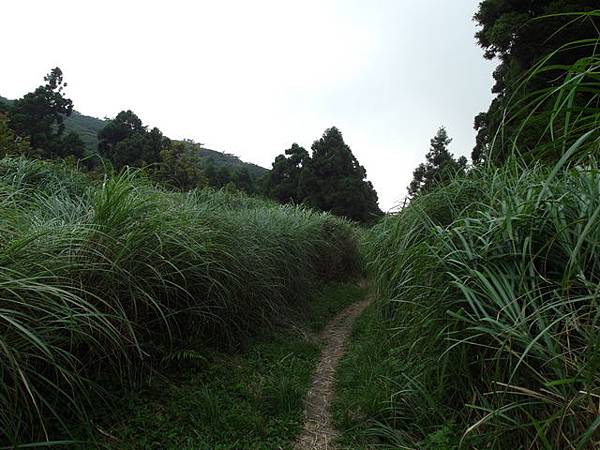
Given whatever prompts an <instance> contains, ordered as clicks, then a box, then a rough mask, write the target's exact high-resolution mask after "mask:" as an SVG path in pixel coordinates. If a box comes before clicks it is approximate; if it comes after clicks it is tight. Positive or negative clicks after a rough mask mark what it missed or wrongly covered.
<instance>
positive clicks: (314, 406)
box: [294, 296, 372, 450]
mask: <svg viewBox="0 0 600 450" xmlns="http://www.w3.org/2000/svg"><path fill="white" fill-rule="evenodd" d="M371 300H372V299H371V297H370V296H368V297H367V298H365V299H364V300H362V301H360V302H357V303H354V304H353V305H351V306H349V307H348V308H346V309H345V310H343V311H342V312H340V313H339V314H338V315H337V316H336V317H334V318H333V320H332V321H331V322H329V324H328V325H327V326H326V327H325V329H324V330H323V331H322V332H321V334H320V337H321V339H323V340H324V341H325V343H326V347H325V348H324V349H323V352H322V353H321V357H320V359H319V364H318V365H317V369H316V370H315V373H314V375H313V382H312V386H311V388H310V390H309V391H308V394H307V396H306V400H305V406H304V430H303V431H302V433H301V434H300V437H299V438H298V439H297V441H296V445H295V446H294V449H295V450H331V449H335V448H336V447H335V445H334V441H335V438H336V437H337V432H336V430H335V429H334V428H333V425H332V423H331V401H332V400H333V394H334V375H335V369H336V367H337V365H338V362H339V360H340V358H341V357H342V356H343V354H344V352H345V351H346V346H347V344H348V339H349V337H350V334H351V332H352V325H353V324H354V321H355V320H356V318H357V317H358V316H359V315H360V314H361V313H362V312H363V311H364V310H365V308H366V307H367V306H368V305H369V304H370V303H371Z"/></svg>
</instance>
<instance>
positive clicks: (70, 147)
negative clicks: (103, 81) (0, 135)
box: [5, 67, 84, 158]
mask: <svg viewBox="0 0 600 450" xmlns="http://www.w3.org/2000/svg"><path fill="white" fill-rule="evenodd" d="M44 81H45V82H46V83H45V84H44V85H42V86H40V87H38V88H37V89H36V90H35V91H34V92H30V93H28V94H26V95H25V96H24V97H23V98H21V99H19V100H15V101H14V102H13V103H12V105H10V107H9V108H8V117H9V126H10V128H11V129H13V130H14V131H15V133H17V135H19V136H21V137H24V138H27V139H28V140H29V142H30V144H31V147H32V148H33V150H34V151H35V153H36V154H37V155H39V156H41V157H43V158H56V157H65V156H69V155H72V156H74V157H75V158H80V157H82V156H83V150H84V145H83V142H81V139H79V137H78V136H77V135H76V134H73V133H69V134H68V135H66V136H64V135H63V133H64V130H65V124H64V120H65V117H68V116H70V115H71V113H72V111H73V102H72V101H71V100H70V99H68V98H65V97H64V94H63V90H64V88H65V87H66V86H67V83H65V82H64V81H63V74H62V71H61V70H60V69H59V68H58V67H56V68H54V69H52V71H51V72H50V73H49V74H48V75H46V76H45V77H44ZM5 105H6V103H5Z"/></svg>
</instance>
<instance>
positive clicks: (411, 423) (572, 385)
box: [368, 162, 600, 449]
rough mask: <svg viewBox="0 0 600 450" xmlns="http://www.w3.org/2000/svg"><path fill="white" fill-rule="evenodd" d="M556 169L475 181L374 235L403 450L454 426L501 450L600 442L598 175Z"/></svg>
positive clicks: (489, 173) (440, 194) (503, 172)
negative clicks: (393, 347) (397, 368)
mask: <svg viewBox="0 0 600 450" xmlns="http://www.w3.org/2000/svg"><path fill="white" fill-rule="evenodd" d="M549 172H550V169H548V168H545V167H542V166H536V167H534V168H527V167H524V166H519V165H518V164H517V163H516V162H513V163H511V164H510V165H509V167H505V168H503V169H496V170H491V169H483V170H480V171H476V172H474V173H472V174H471V176H470V177H469V178H466V179H461V180H455V181H454V182H452V183H451V184H450V185H448V186H446V187H445V188H443V189H439V190H438V191H437V192H435V193H433V194H431V195H429V196H424V197H421V198H419V199H418V200H416V201H415V202H414V204H413V205H412V206H411V207H410V208H408V209H407V210H406V211H404V212H403V213H401V214H399V215H398V216H397V217H391V218H389V219H386V220H385V221H384V222H383V223H382V224H380V225H379V226H378V227H376V228H375V229H374V231H373V233H372V235H371V237H370V240H369V243H368V250H369V257H368V259H369V261H370V262H369V264H370V269H371V271H372V274H373V277H374V282H375V285H376V287H377V289H378V294H379V296H380V298H382V299H384V301H385V302H386V303H387V305H386V309H385V311H386V313H387V318H388V319H389V320H390V321H391V323H392V324H393V327H394V330H395V332H396V333H397V335H396V337H395V341H396V342H397V343H398V356H399V358H401V359H402V358H403V359H404V360H405V370H404V371H403V373H399V374H396V375H397V379H396V381H397V383H398V384H399V386H402V387H403V388H402V390H401V392H399V393H398V395H397V397H396V398H395V399H394V401H393V404H392V411H393V417H390V421H391V422H390V423H392V422H393V423H394V424H395V425H394V426H395V427H397V429H398V431H399V432H400V430H403V431H404V432H406V433H407V434H403V433H400V435H404V436H411V438H409V439H408V440H405V441H404V442H403V445H415V444H416V442H418V440H419V439H421V438H424V437H425V436H427V434H429V433H431V432H433V431H435V429H436V427H440V426H442V425H444V424H446V423H454V424H458V427H459V428H460V430H461V433H464V438H465V441H466V442H469V443H470V445H474V444H473V443H474V442H477V439H473V436H475V437H477V436H480V437H481V436H482V437H483V440H484V441H485V442H486V444H487V445H490V446H491V447H492V448H498V449H502V448H518V447H519V446H520V445H523V443H524V442H525V443H527V448H592V447H593V443H595V444H596V445H597V444H598V439H599V438H600V435H599V433H598V430H597V427H598V426H599V424H600V421H599V420H598V400H599V399H600V372H599V371H598V370H597V369H598V364H599V363H600V347H598V344H599V343H600V340H599V339H600V335H599V333H600V327H599V325H600V324H599V320H600V308H599V306H598V301H599V300H600V292H599V290H598V283H599V281H600V258H598V255H599V254H600V253H599V252H600V234H599V233H600V171H599V170H598V169H597V165H596V164H594V166H593V167H592V166H590V167H581V168H578V169H574V170H572V171H569V172H563V173H560V174H559V175H557V176H555V177H554V178H553V179H552V180H551V181H548V180H549ZM465 195H466V199H469V202H468V204H467V202H465V201H464V200H465ZM461 199H462V201H463V202H464V203H463V205H461V204H460V203H461ZM475 199H477V200H475ZM450 204H452V207H443V206H441V205H450ZM432 213H433V214H432ZM436 216H437V217H436ZM432 416H433V417H436V420H434V421H432V420H431V418H432ZM388 431H389V430H388ZM411 439H413V441H411ZM467 447H468V446H467Z"/></svg>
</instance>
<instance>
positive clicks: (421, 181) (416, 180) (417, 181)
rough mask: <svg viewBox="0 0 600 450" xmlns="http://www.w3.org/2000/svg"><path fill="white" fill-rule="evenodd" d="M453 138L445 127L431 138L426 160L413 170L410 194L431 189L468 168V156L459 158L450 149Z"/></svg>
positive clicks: (413, 194)
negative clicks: (455, 157)
mask: <svg viewBox="0 0 600 450" xmlns="http://www.w3.org/2000/svg"><path fill="white" fill-rule="evenodd" d="M451 142H452V139H450V137H449V136H448V132H447V131H446V129H445V128H444V127H440V129H439V130H438V131H437V133H436V134H435V136H434V137H433V138H432V139H431V147H430V148H429V151H428V152H427V154H426V155H425V159H426V162H424V163H421V164H419V166H418V167H417V168H416V169H415V170H414V172H413V180H412V181H411V183H410V185H409V186H408V194H409V195H410V196H411V197H414V196H416V195H418V194H421V193H424V192H427V191H429V190H431V189H432V188H433V187H434V186H435V185H437V184H443V183H446V182H448V181H449V180H450V179H451V178H452V176H453V175H455V174H456V173H457V172H464V171H465V170H466V168H467V158H465V157H464V156H461V157H460V158H458V159H457V160H456V159H454V155H453V154H452V153H450V152H449V151H448V145H449V144H450V143H451Z"/></svg>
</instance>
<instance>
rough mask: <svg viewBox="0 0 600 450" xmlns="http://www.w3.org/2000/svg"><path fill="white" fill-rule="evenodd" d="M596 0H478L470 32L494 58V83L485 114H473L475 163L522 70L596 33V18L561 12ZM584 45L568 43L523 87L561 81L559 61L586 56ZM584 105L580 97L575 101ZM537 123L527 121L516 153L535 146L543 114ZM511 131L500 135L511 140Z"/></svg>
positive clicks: (500, 156) (599, 24) (499, 153)
mask: <svg viewBox="0 0 600 450" xmlns="http://www.w3.org/2000/svg"><path fill="white" fill-rule="evenodd" d="M598 6H599V5H598V1H597V0H528V1H524V0H523V1H514V0H484V1H482V2H481V3H480V4H479V9H478V11H477V13H476V14H475V17H474V19H475V21H476V22H477V24H478V25H479V26H480V29H479V31H478V32H477V34H476V38H477V41H478V43H479V45H480V46H481V47H482V48H483V49H484V51H485V53H484V56H485V57H486V58H488V59H496V60H499V61H500V64H499V65H498V67H497V69H496V70H495V72H494V80H495V85H494V87H493V89H492V92H493V93H495V94H496V98H495V99H494V100H493V101H492V103H491V105H490V107H489V109H488V111H487V112H485V113H481V114H479V115H478V116H477V117H476V118H475V123H474V125H475V129H476V130H477V133H478V134H477V139H476V145H475V148H474V149H473V153H472V155H471V157H472V159H473V161H474V162H475V163H478V162H482V161H483V160H485V159H486V158H487V157H488V154H489V151H490V145H491V143H492V141H493V139H494V136H495V133H496V130H497V129H498V127H499V126H500V125H501V123H502V120H503V116H504V113H505V110H506V109H507V108H508V107H510V105H511V102H513V103H514V101H515V95H518V94H519V93H518V92H517V86H518V83H517V81H518V80H519V78H520V77H521V76H522V75H523V74H524V72H525V71H527V70H529V69H530V68H532V66H533V65H534V64H535V63H536V62H538V61H539V60H540V59H541V58H543V57H545V56H547V55H549V54H550V53H551V52H553V51H555V50H557V49H558V48H560V47H561V46H563V44H565V43H568V42H573V41H577V40H579V39H583V38H589V37H590V36H598V29H600V19H599V18H598V17H586V18H584V19H577V18H575V17H574V16H570V15H564V14H563V13H577V12H584V11H590V10H594V9H597V8H598ZM589 53H590V49H589V48H588V47H585V46H581V45H580V46H574V47H573V48H570V49H569V50H563V51H561V52H558V53H556V54H555V55H554V56H553V57H552V60H551V61H550V64H554V67H555V68H556V70H546V71H544V72H542V73H539V74H537V75H536V77H534V78H532V79H531V80H529V83H528V84H527V86H526V87H525V89H526V91H527V92H533V91H535V90H537V89H540V88H541V87H548V86H552V85H554V84H556V83H559V82H560V81H561V78H560V75H562V73H561V70H562V69H561V68H560V65H569V64H572V63H573V62H575V61H576V60H578V59H579V58H581V57H584V56H589ZM580 100H581V101H582V104H585V99H580ZM539 122H540V123H539V125H538V124H534V123H533V121H532V120H530V126H529V129H528V132H527V133H526V134H525V138H526V139H525V140H523V139H521V140H520V142H519V149H520V151H521V153H523V154H526V153H527V152H528V151H529V150H530V149H531V148H533V147H536V146H537V145H539V143H540V142H539V138H540V134H541V131H542V130H543V129H545V126H546V125H547V122H548V118H547V117H546V118H544V117H540V120H539ZM512 132H513V131H512V130H511V129H510V126H508V125H507V126H505V130H504V139H509V140H510V139H511V137H512ZM494 152H495V153H494V155H493V160H494V161H495V162H498V163H501V162H502V161H503V160H504V159H505V158H506V153H504V152H503V150H502V149H500V148H495V149H494Z"/></svg>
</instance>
